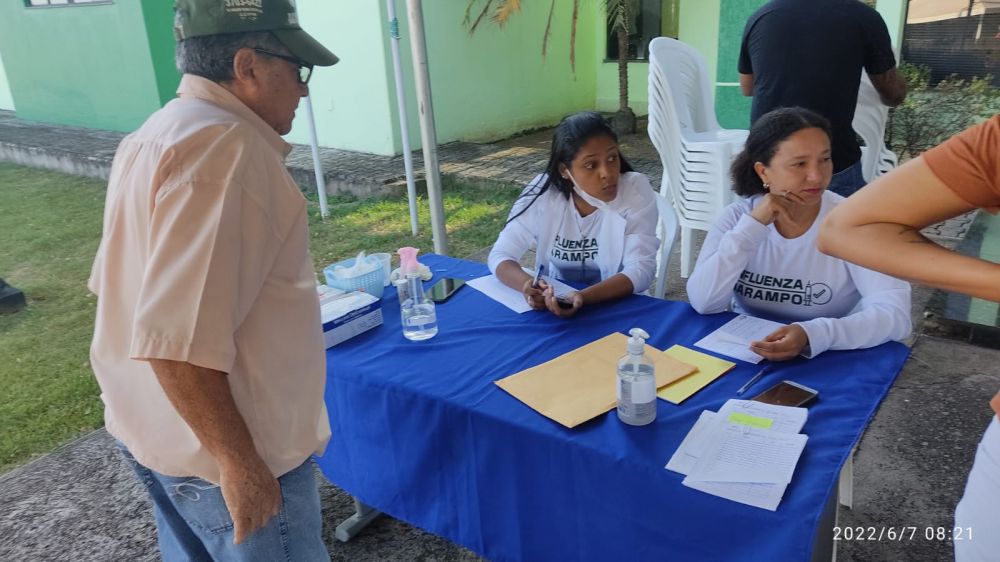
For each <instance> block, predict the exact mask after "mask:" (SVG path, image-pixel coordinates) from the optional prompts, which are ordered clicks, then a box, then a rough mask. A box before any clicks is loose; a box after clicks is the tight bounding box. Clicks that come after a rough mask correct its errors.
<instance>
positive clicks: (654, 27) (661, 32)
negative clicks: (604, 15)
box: [606, 0, 680, 62]
mask: <svg viewBox="0 0 1000 562" xmlns="http://www.w3.org/2000/svg"><path fill="white" fill-rule="evenodd" d="M625 1H626V2H628V3H629V8H630V10H631V13H632V21H631V22H629V35H628V56H627V57H626V58H628V59H629V60H646V59H647V58H649V57H648V55H647V54H646V53H647V51H648V50H649V42H650V41H652V40H653V39H654V38H655V37H661V36H665V37H677V14H678V4H680V1H679V0H625ZM606 54H607V60H608V61H609V62H610V61H616V60H618V34H617V33H613V32H612V31H611V29H610V26H608V47H607V51H606Z"/></svg>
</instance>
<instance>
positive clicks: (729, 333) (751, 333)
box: [694, 314, 784, 363]
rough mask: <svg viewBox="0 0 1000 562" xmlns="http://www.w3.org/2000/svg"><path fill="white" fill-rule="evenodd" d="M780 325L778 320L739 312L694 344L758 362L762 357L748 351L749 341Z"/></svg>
mask: <svg viewBox="0 0 1000 562" xmlns="http://www.w3.org/2000/svg"><path fill="white" fill-rule="evenodd" d="M782 326H784V324H781V323H779V322H772V321H771V320H764V319H763V318H754V317H753V316H747V315H745V314H741V315H739V316H737V317H736V318H733V319H732V320H730V321H729V322H726V323H725V324H724V325H723V326H722V327H721V328H719V329H718V330H716V331H714V332H712V333H711V334H708V335H707V336H705V337H703V338H701V339H700V340H698V341H697V342H695V344H694V345H696V346H697V347H700V348H702V349H707V350H709V351H714V352H716V353H721V354H722V355H725V356H727V357H733V358H735V359H739V360H741V361H746V362H748V363H760V360H761V359H763V357H761V356H760V355H757V354H756V353H754V352H752V351H750V342H753V341H758V340H762V339H764V338H766V337H767V336H768V335H770V334H771V332H773V331H775V330H777V329H778V328H780V327H782Z"/></svg>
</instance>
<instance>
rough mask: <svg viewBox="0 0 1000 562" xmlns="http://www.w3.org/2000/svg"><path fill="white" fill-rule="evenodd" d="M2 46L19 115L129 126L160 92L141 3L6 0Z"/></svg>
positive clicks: (0, 6)
mask: <svg viewBox="0 0 1000 562" xmlns="http://www.w3.org/2000/svg"><path fill="white" fill-rule="evenodd" d="M0 22H2V23H0V52H2V53H3V55H4V62H5V63H6V65H5V67H6V72H7V78H8V83H9V85H10V90H11V93H12V95H13V99H14V103H15V105H16V106H17V114H18V117H21V118H23V119H31V120H37V121H46V122H51V123H63V124H68V125H80V126H85V127H95V128H103V129H112V130H119V131H130V130H133V129H135V128H136V127H137V126H138V125H140V124H141V123H142V121H143V120H144V119H145V118H146V117H147V116H148V115H149V114H150V113H152V112H153V111H155V110H156V109H157V108H158V107H160V94H159V91H158V90H157V82H156V78H155V76H154V71H153V68H154V67H153V64H152V61H151V59H150V53H149V50H148V49H146V48H144V47H145V45H146V26H145V21H144V18H143V13H142V9H141V6H140V3H139V2H136V1H134V0H120V1H118V2H115V3H113V4H95V5H77V6H73V5H70V6H62V7H53V8H26V7H24V4H23V2H20V1H7V2H2V3H0Z"/></svg>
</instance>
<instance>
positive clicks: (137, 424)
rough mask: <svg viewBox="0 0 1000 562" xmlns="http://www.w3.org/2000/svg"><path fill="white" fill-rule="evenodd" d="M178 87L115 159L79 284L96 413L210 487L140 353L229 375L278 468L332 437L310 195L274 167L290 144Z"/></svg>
mask: <svg viewBox="0 0 1000 562" xmlns="http://www.w3.org/2000/svg"><path fill="white" fill-rule="evenodd" d="M177 93H178V96H179V97H178V98H177V99H174V100H173V101H171V102H170V103H168V104H167V105H166V106H165V107H164V108H163V109H161V110H160V111H157V112H156V113H154V114H153V115H152V116H151V117H150V118H149V120H148V121H146V123H145V124H143V125H142V127H141V128H140V129H139V130H138V131H136V132H134V133H132V134H131V135H129V136H128V137H126V138H125V140H123V141H122V143H121V146H119V148H118V152H117V154H116V155H115V159H114V164H113V165H112V168H111V179H110V181H109V183H108V194H107V202H106V205H105V209H104V233H103V238H102V240H101V245H100V248H99V249H98V251H97V257H96V259H95V260H94V266H93V270H92V272H91V277H90V282H89V284H88V286H89V288H90V290H91V291H93V292H94V293H95V294H96V295H97V296H98V304H97V322H96V326H95V328H94V340H93V343H92V345H91V363H92V365H93V368H94V373H95V374H96V375H97V380H98V383H99V384H100V386H101V391H102V393H101V398H102V399H103V400H104V405H105V422H106V424H107V429H108V431H109V432H110V433H111V434H112V435H114V436H115V437H116V438H118V439H119V440H121V441H122V442H123V443H124V444H125V446H126V447H128V449H129V450H130V451H131V452H132V454H133V455H134V456H135V458H136V459H137V460H138V461H139V462H140V463H142V464H144V465H145V466H147V467H149V468H151V469H153V470H155V471H157V472H160V473H163V474H166V475H169V476H190V475H193V476H198V477H201V478H204V479H206V480H209V481H213V482H218V481H219V469H218V466H217V464H216V462H215V459H214V458H213V457H212V456H211V455H210V454H209V452H208V451H207V450H206V449H205V447H204V446H203V445H202V444H201V443H200V442H199V441H198V438H197V437H195V435H194V433H193V432H192V431H191V428H190V427H189V426H188V425H187V423H185V422H184V420H183V419H182V418H181V417H180V416H179V415H178V414H177V411H176V410H175V409H174V408H173V406H172V405H171V404H170V402H169V401H168V399H167V397H166V395H165V394H164V392H163V389H162V388H161V387H160V385H159V383H158V381H157V379H156V375H155V374H154V373H153V370H152V368H151V367H150V365H149V363H148V362H147V361H145V360H146V359H168V360H174V361H185V362H188V363H191V364H194V365H198V366H202V367H207V368H210V369H215V370H218V371H223V372H225V373H228V374H229V377H228V378H229V386H230V388H231V390H232V393H233V398H234V399H235V402H236V405H237V407H238V408H239V411H240V413H241V414H242V416H243V419H244V420H245V421H246V424H247V427H248V428H249V430H250V434H251V435H252V436H253V440H254V444H255V445H256V447H257V451H258V452H259V453H260V455H261V457H262V458H263V459H264V461H265V462H266V463H267V464H268V466H269V467H270V468H271V471H272V472H273V473H274V475H275V476H279V475H281V474H284V473H285V472H288V471H289V470H291V469H293V468H295V467H297V466H298V465H300V464H301V463H302V462H303V461H304V460H305V459H306V458H308V456H309V455H310V454H312V453H313V452H317V453H321V452H322V451H323V449H324V448H325V447H326V443H327V440H328V439H329V437H330V426H329V420H328V418H327V413H326V408H325V406H324V404H323V388H324V381H325V355H324V350H323V341H322V331H321V328H320V318H319V307H318V301H317V298H316V277H315V273H314V272H313V266H312V259H311V258H310V255H309V233H308V224H307V216H306V202H305V199H304V197H303V196H302V193H301V192H300V191H299V189H298V187H297V186H296V185H295V182H294V181H292V178H291V177H290V176H289V174H288V172H287V170H286V169H285V166H284V158H285V156H286V155H287V154H288V151H289V150H290V148H291V147H290V146H289V145H288V144H287V143H285V142H284V141H283V140H282V139H281V137H280V136H279V135H278V134H277V133H276V132H275V131H274V130H273V129H271V128H270V127H269V126H268V125H267V124H266V123H265V122H264V121H263V120H262V119H261V118H260V117H258V116H257V115H256V114H255V113H254V112H253V111H251V110H250V108H248V107H247V106H246V105H244V104H243V103H242V102H240V101H239V99H237V98H236V97H235V96H233V95H232V94H231V93H229V92H228V91H227V90H225V89H224V88H222V87H221V86H219V85H218V84H216V83H214V82H211V81H209V80H206V79H203V78H200V77H196V76H191V75H185V76H184V77H183V79H182V80H181V84H180V87H179V89H178V91H177Z"/></svg>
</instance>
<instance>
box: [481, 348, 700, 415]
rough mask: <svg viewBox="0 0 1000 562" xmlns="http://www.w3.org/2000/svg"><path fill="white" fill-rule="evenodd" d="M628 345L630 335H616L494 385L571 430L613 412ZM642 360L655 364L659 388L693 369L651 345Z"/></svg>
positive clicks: (684, 375)
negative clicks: (605, 413)
mask: <svg viewBox="0 0 1000 562" xmlns="http://www.w3.org/2000/svg"><path fill="white" fill-rule="evenodd" d="M627 346H628V336H626V335H624V334H620V333H614V334H611V335H609V336H605V337H603V338H601V339H599V340H597V341H594V342H591V343H589V344H587V345H585V346H583V347H580V348H578V349H575V350H573V351H570V352H569V353H565V354H563V355H560V356H559V357H556V358H555V359H553V360H551V361H548V362H545V363H542V364H541V365H538V366H535V367H532V368H530V369H526V370H524V371H521V372H520V373H516V374H514V375H511V376H509V377H506V378H503V379H500V380H498V381H496V384H497V386H499V387H500V388H502V389H504V390H506V391H507V392H508V393H510V394H511V395H512V396H513V397H514V398H517V399H518V400H520V401H521V402H524V403H525V404H527V405H528V406H529V407H531V408H532V409H534V410H535V411H537V412H538V413H540V414H542V415H543V416H546V417H548V418H551V419H553V420H555V421H557V422H559V423H561V424H563V425H565V426H566V427H575V426H577V425H579V424H581V423H583V422H585V421H587V420H589V419H591V418H594V417H596V416H599V415H601V414H603V413H604V412H607V411H608V410H610V409H612V408H614V407H615V405H616V403H617V401H618V399H617V380H618V360H619V359H621V357H622V356H623V355H625V353H626V348H627ZM646 355H647V356H648V357H649V358H650V359H652V361H653V364H654V365H655V372H656V387H657V388H660V387H662V386H664V385H667V384H669V383H671V382H674V381H676V380H678V379H681V378H683V377H686V376H688V375H690V374H691V373H693V372H695V370H696V368H695V367H694V366H692V365H688V364H687V363H683V362H681V361H678V360H677V359H674V358H673V357H671V356H669V355H666V354H664V353H662V352H661V351H659V350H658V349H656V348H654V347H652V346H650V345H646Z"/></svg>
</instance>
